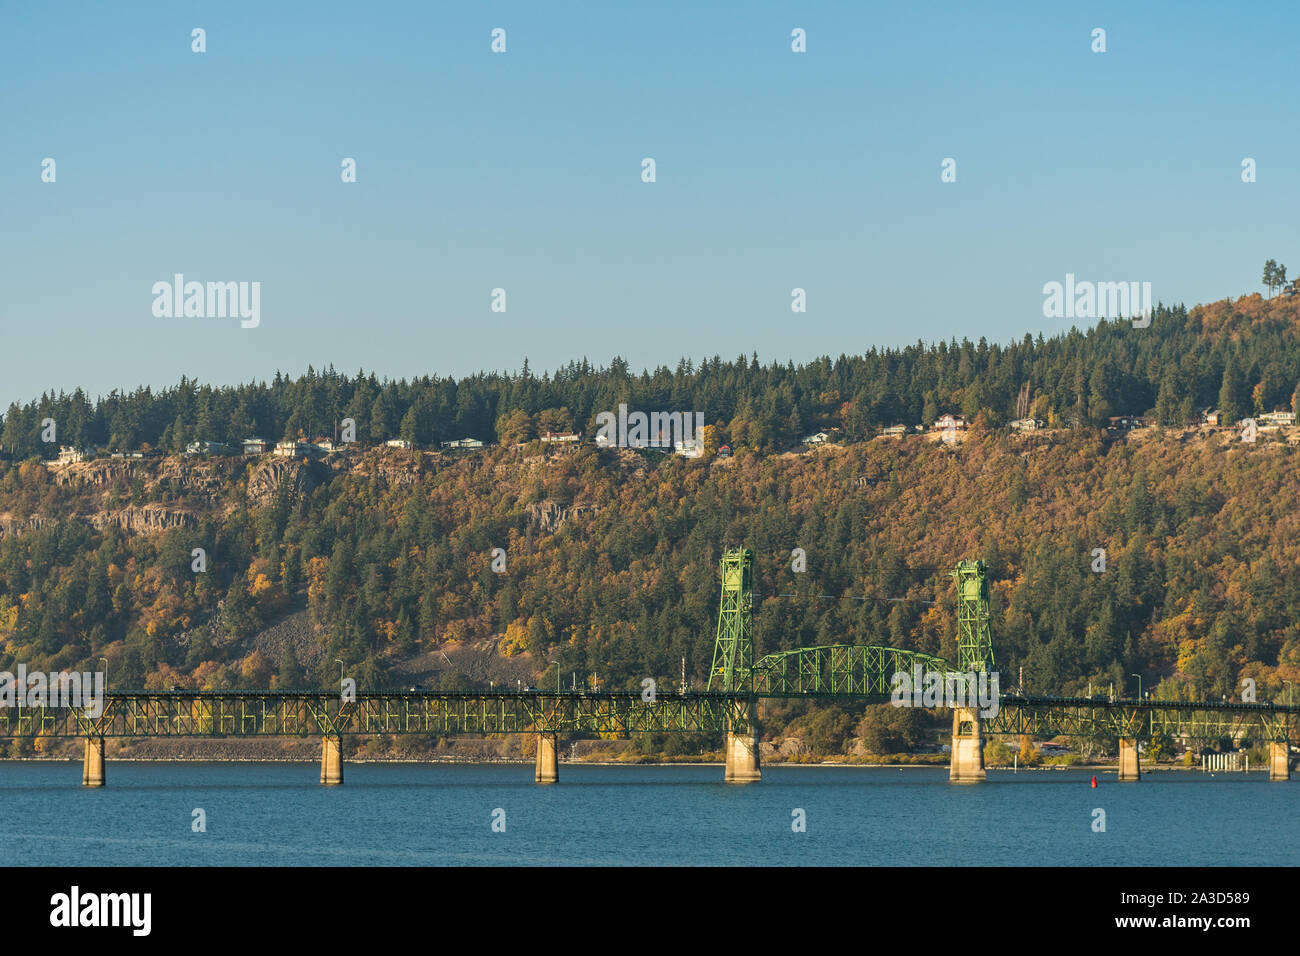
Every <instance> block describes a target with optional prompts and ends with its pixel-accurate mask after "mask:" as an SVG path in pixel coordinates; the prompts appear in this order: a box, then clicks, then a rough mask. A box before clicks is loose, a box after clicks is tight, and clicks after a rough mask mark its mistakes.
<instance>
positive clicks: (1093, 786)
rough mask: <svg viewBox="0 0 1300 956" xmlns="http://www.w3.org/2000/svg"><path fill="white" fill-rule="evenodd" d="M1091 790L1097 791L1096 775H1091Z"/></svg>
mask: <svg viewBox="0 0 1300 956" xmlns="http://www.w3.org/2000/svg"><path fill="white" fill-rule="evenodd" d="M1092 789H1094V790H1096V789H1097V775H1096V774H1095V773H1094V774H1093V775H1092Z"/></svg>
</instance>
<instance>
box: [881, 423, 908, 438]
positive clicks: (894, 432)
mask: <svg viewBox="0 0 1300 956" xmlns="http://www.w3.org/2000/svg"><path fill="white" fill-rule="evenodd" d="M881 434H882V435H884V436H885V437H887V438H902V437H903V436H904V435H906V434H907V426H906V425H890V426H889V427H888V428H886V429H885V430H884V431H883V432H881Z"/></svg>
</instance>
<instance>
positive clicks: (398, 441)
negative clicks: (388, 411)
mask: <svg viewBox="0 0 1300 956" xmlns="http://www.w3.org/2000/svg"><path fill="white" fill-rule="evenodd" d="M443 444H444V445H445V444H447V443H446V442H443ZM384 445H386V446H387V447H389V448H400V449H402V450H403V451H410V450H411V449H412V448H414V447H415V446H414V445H413V444H412V443H411V442H409V441H407V440H406V439H405V438H390V439H388V441H386V442H384Z"/></svg>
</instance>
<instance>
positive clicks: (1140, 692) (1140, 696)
mask: <svg viewBox="0 0 1300 956" xmlns="http://www.w3.org/2000/svg"><path fill="white" fill-rule="evenodd" d="M1128 676H1129V677H1136V678H1137V679H1138V700H1141V699H1142V675H1141V674H1129V675H1128Z"/></svg>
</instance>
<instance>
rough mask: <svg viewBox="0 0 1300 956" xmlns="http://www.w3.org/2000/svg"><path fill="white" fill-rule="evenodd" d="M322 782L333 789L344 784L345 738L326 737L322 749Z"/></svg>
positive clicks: (322, 741)
mask: <svg viewBox="0 0 1300 956" xmlns="http://www.w3.org/2000/svg"><path fill="white" fill-rule="evenodd" d="M320 782H321V783H322V784H324V785H325V786H329V787H333V786H337V785H338V784H340V783H342V782H343V738H341V737H331V736H328V735H327V736H325V737H322V738H321V747H320Z"/></svg>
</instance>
